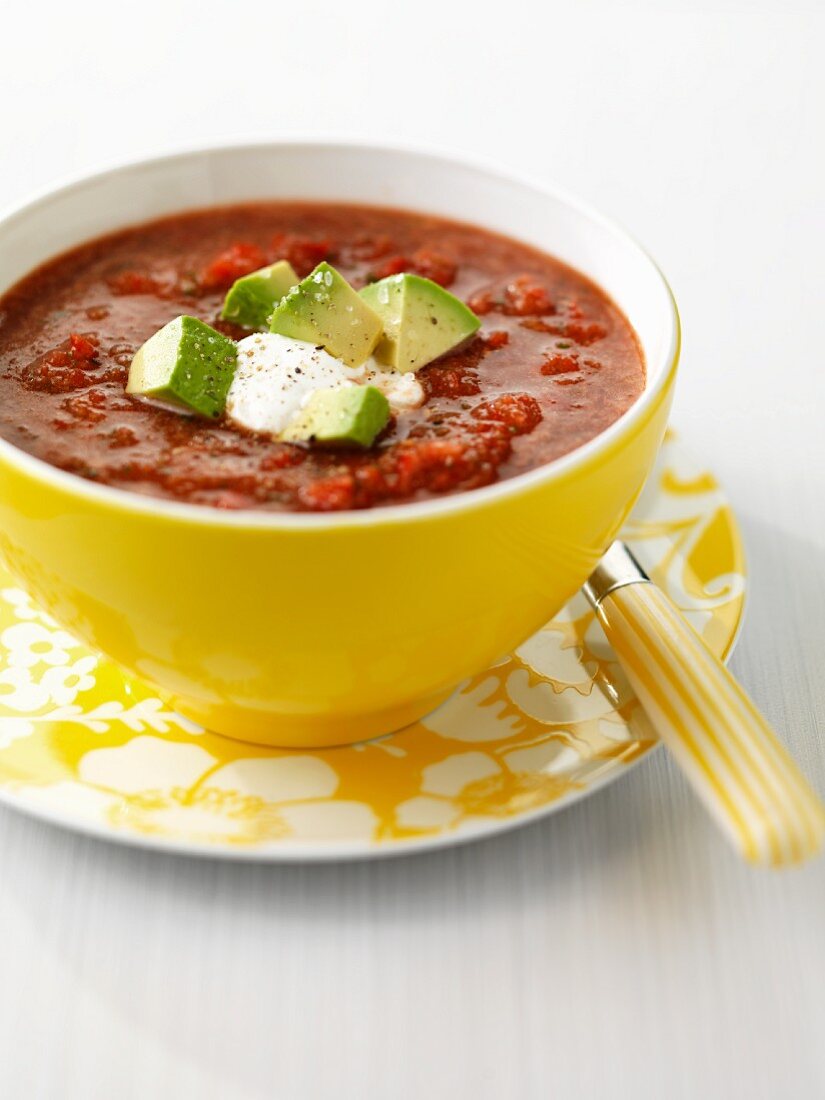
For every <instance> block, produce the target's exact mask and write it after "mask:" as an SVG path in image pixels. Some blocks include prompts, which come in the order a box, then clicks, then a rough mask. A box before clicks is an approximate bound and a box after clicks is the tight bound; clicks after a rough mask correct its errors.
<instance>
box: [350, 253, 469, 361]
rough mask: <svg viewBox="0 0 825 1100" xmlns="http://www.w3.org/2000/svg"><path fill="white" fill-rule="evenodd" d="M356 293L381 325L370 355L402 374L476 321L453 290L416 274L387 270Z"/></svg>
mask: <svg viewBox="0 0 825 1100" xmlns="http://www.w3.org/2000/svg"><path fill="white" fill-rule="evenodd" d="M360 294H361V297H362V298H363V300H364V301H365V302H366V303H367V305H369V306H370V307H371V308H372V309H374V310H375V312H376V313H377V314H378V316H379V317H380V318H381V320H382V322H383V325H384V336H383V339H382V340H381V342H380V343H379V345H378V347H377V348H376V349H375V358H376V359H377V360H378V361H379V363H384V364H385V365H386V366H389V367H394V368H395V370H397V371H401V372H402V373H406V372H408V371H416V370H418V369H419V368H420V367H425V366H426V365H427V364H428V363H431V362H432V361H433V359H438V357H439V356H440V355H444V354H445V352H448V351H450V349H451V348H454V347H456V346H457V345H458V344H460V343H461V342H462V341H463V340H466V338H467V337H468V336H472V334H473V333H474V332H476V331H477V330H478V328H479V326H480V325H481V322H480V321H479V319H478V317H476V315H475V314H474V313H473V312H472V310H470V309H468V308H467V306H465V305H464V303H463V302H462V301H459V299H458V298H456V297H455V295H454V294H450V293H449V291H447V290H445V289H444V288H443V287H441V286H439V285H438V283H433V282H431V281H430V280H429V279H423V278H422V277H421V276H420V275H406V274H403V275H390V276H389V278H387V279H381V280H380V281H379V282H377V283H371V284H370V285H369V286H365V287H364V289H363V290H362V291H360Z"/></svg>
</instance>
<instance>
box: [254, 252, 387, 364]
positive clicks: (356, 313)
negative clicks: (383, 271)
mask: <svg viewBox="0 0 825 1100" xmlns="http://www.w3.org/2000/svg"><path fill="white" fill-rule="evenodd" d="M269 331H270V332H277V333H279V334H280V335H281V336H290V337H292V338H293V339H294V340H306V341H307V342H308V343H310V344H317V345H319V346H322V347H324V348H326V350H327V351H328V352H329V353H330V355H334V356H335V357H336V359H341V360H342V361H343V362H344V363H346V364H347V366H349V367H360V366H361V364H362V363H363V362H364V361H365V360H367V359H369V357H370V355H372V352H373V349H374V348H375V345H376V344H377V343H378V341H379V340H380V338H381V318H380V317H379V316H378V315H377V314H376V313H374V312H373V310H372V309H370V307H369V306H368V305H367V303H366V302H364V301H363V300H362V299H361V298H359V296H358V294H357V293H356V291H354V290H353V288H352V287H351V286H350V285H349V283H348V282H347V281H346V279H345V278H344V277H343V275H339V273H338V272H337V271H336V270H335V268H334V267H330V265H329V264H327V263H320V264H318V266H317V267H316V268H315V270H314V271H313V272H311V274H309V275H307V277H306V278H305V279H304V280H303V281H302V282H300V283H298V285H297V286H296V287H293V288H292V290H290V292H289V293H288V294H287V295H286V296H285V297H284V298H282V299H281V301H280V302H279V303H278V305H277V306H276V307H275V309H274V311H273V313H272V316H271V317H270V319H269Z"/></svg>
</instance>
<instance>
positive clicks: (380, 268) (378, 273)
mask: <svg viewBox="0 0 825 1100" xmlns="http://www.w3.org/2000/svg"><path fill="white" fill-rule="evenodd" d="M409 266H410V261H409V260H408V259H407V258H406V256H390V257H389V259H386V260H383V261H382V262H381V263H380V264H378V265H376V266H375V267H373V269H372V270H371V271H370V273H369V275H368V276H367V278H368V280H369V281H370V282H372V283H377V282H378V280H379V279H388V278H389V277H390V275H401V274H402V273H403V272H405V271H408V270H409Z"/></svg>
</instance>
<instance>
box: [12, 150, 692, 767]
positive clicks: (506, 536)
mask: <svg viewBox="0 0 825 1100" xmlns="http://www.w3.org/2000/svg"><path fill="white" fill-rule="evenodd" d="M332 168H335V169H336V176H335V178H336V179H337V181H338V184H337V186H339V187H340V189H341V195H342V197H344V198H349V199H353V198H360V199H362V200H363V201H380V197H379V196H377V195H376V194H375V187H376V184H375V182H374V181H375V178H376V172H378V174H379V176H380V178H383V179H385V180H387V181H392V182H388V183H387V184H386V187H385V192H386V193H387V194H389V195H391V196H392V195H394V196H395V197H396V199H397V201H399V202H404V201H406V199H407V197H408V196H409V195H410V194H413V193H414V194H421V196H422V197H421V205H423V206H427V205H430V206H436V207H437V208H438V209H439V210H440V211H441V212H444V213H447V214H452V213H459V215H460V216H461V212H462V211H465V212H466V216H467V217H473V216H475V217H477V219H478V220H479V221H480V222H482V224H490V225H492V227H493V228H500V229H504V230H505V231H506V230H510V231H512V232H514V233H516V232H525V233H526V232H527V230H528V229H529V230H530V232H531V234H533V235H534V239H535V240H536V241H537V242H538V243H542V244H546V245H547V246H548V247H551V246H556V245H557V246H558V251H559V255H561V257H562V258H563V259H565V260H568V261H569V262H573V263H575V262H576V260H577V258H580V259H581V260H582V262H584V261H585V260H586V261H587V267H586V268H585V270H586V273H587V274H590V275H591V276H593V277H594V278H596V279H597V281H600V282H602V284H603V285H604V286H605V287H606V288H607V289H608V291H610V292H612V293H613V294H614V297H616V299H617V301H618V302H619V304H620V305H624V299H625V297H626V298H627V302H628V303H629V308H628V315H629V317H630V320H631V322H632V323H634V324H635V326H636V328H637V330H638V331H639V333H640V335H641V338H642V343H643V345H645V351H646V355H647V358H648V369H649V372H650V380H649V383H648V386H647V388H646V390H645V392H644V393H643V395H642V396H641V397H640V399H639V401H638V402H637V403H636V405H634V406H633V407H632V408H631V409H630V410H629V411H628V412H627V413H625V415H624V416H623V417H622V418H620V420H619V421H617V423H616V424H614V425H612V426H611V427H610V428H609V429H608V430H607V431H606V432H605V433H603V434H602V435H601V436H600V437H598V438H597V439H596V440H594V441H591V443H589V444H587V445H586V446H585V447H583V448H581V449H580V450H579V451H577V452H575V453H574V454H572V455H568V456H566V457H565V458H562V459H560V460H558V461H557V462H555V463H552V464H551V465H549V466H546V467H544V468H542V469H540V470H536V471H532V472H530V473H528V474H525V475H522V476H520V477H518V478H515V479H512V480H510V481H508V482H504V483H501V484H500V485H494V486H490V487H487V488H485V489H480V490H475V491H473V492H470V493H464V494H461V495H459V496H457V497H452V498H449V499H444V500H440V501H432V502H422V503H416V504H409V505H401V506H397V507H394V508H389V509H376V510H373V511H372V512H370V513H366V514H364V513H360V514H349V515H337V516H285V517H280V516H277V515H276V516H264V515H254V514H250V515H249V516H248V517H245V516H244V515H243V514H240V513H239V514H235V515H228V514H225V513H219V512H216V511H213V510H210V509H207V508H196V507H190V506H183V505H174V504H171V503H170V502H167V501H152V500H150V499H147V498H141V497H139V496H137V495H135V494H129V493H124V492H118V491H116V490H111V489H108V488H106V487H104V486H96V485H92V484H90V483H88V482H84V481H82V480H81V479H79V478H75V477H73V476H71V475H67V474H64V473H62V472H60V471H56V470H54V469H52V468H51V467H49V466H47V465H45V464H43V463H41V462H38V461H37V460H35V459H32V458H30V457H29V456H27V455H24V454H22V453H21V452H20V451H17V450H16V449H15V448H13V447H11V446H9V445H8V444H6V443H4V442H3V441H0V552H2V555H3V557H4V558H5V560H6V562H7V563H8V566H9V568H10V570H11V571H12V572H13V573H14V575H15V576H16V577H17V578H18V579H19V580H20V582H21V583H22V584H23V585H24V586H25V588H26V589H27V590H28V591H29V592H31V593H32V595H33V596H34V597H35V598H36V600H37V601H38V602H39V603H40V605H41V606H42V607H43V608H44V609H45V610H46V611H47V612H48V613H49V614H50V615H52V616H53V617H54V618H55V620H57V621H58V622H60V623H61V624H63V625H64V626H65V627H66V628H67V629H68V630H69V631H71V632H72V634H74V635H76V636H77V637H78V638H81V639H83V640H84V641H85V642H86V643H87V644H88V645H89V646H91V647H93V648H94V649H97V650H100V651H103V652H104V653H106V654H108V655H110V656H111V657H113V658H114V659H115V660H116V661H117V662H119V663H120V664H121V665H122V666H123V667H124V668H125V669H127V670H128V671H129V672H131V673H134V674H135V675H137V676H139V677H141V678H142V679H143V680H145V681H146V682H147V683H149V684H151V685H153V686H154V687H155V689H156V690H157V691H158V692H159V693H162V694H163V696H164V697H165V698H167V699H169V700H170V701H171V702H172V703H173V705H174V706H175V707H176V708H178V709H179V710H180V711H181V712H182V713H184V714H186V715H188V716H189V717H190V718H193V719H194V720H196V721H197V722H199V723H200V724H202V725H204V726H206V727H208V728H209V729H212V730H215V731H218V732H221V733H224V734H227V735H229V736H231V737H236V738H242V739H245V740H249V741H255V742H259V743H262V744H271V745H272V744H277V745H282V746H325V745H333V744H343V743H348V742H352V741H355V740H361V739H363V738H365V737H373V736H376V735H378V734H384V733H387V732H389V731H391V730H394V729H398V728H400V727H402V726H404V725H406V724H408V723H410V722H413V721H415V720H416V719H418V718H420V717H422V715H424V714H426V713H428V712H429V711H430V710H432V709H433V707H435V706H436V705H437V704H438V703H439V702H440V701H442V700H443V699H444V698H445V697H446V696H447V695H448V693H449V692H450V691H451V690H452V689H453V688H454V687H455V685H456V684H457V683H458V682H459V681H460V680H462V679H464V678H466V677H467V676H472V675H473V674H476V673H478V672H479V671H480V670H481V669H483V668H485V667H486V666H487V665H489V664H490V662H492V661H494V660H495V659H496V658H498V657H499V656H500V655H501V654H502V653H505V652H508V651H509V650H511V649H512V648H513V647H514V646H516V645H518V644H519V643H520V642H522V641H523V640H524V639H525V638H527V637H528V636H529V635H530V634H531V633H532V632H533V631H535V630H537V629H538V628H539V627H540V626H541V624H542V623H544V622H546V621H547V620H548V618H550V617H551V616H552V615H553V614H554V613H555V612H556V611H557V610H558V609H559V608H560V607H561V606H562V605H563V604H564V603H565V601H566V600H567V599H569V597H570V596H571V595H572V594H573V593H574V592H575V591H576V590H577V589H578V588H579V586H580V585H581V584H582V582H583V581H584V580H585V578H586V577H587V575H588V574H589V573H590V571H591V570H592V568H593V566H594V564H595V562H596V561H597V559H598V558H599V556H600V555H601V554H602V552H603V551H604V549H605V548H606V547H607V545H608V544H609V542H610V541H611V540H612V538H613V537H614V535H615V533H616V531H617V530H618V528H619V526H620V525H621V523H622V522H623V521H624V519H625V518H626V516H627V514H628V512H629V510H630V508H631V506H632V504H633V502H634V501H635V500H636V498H637V496H638V495H639V493H640V491H641V489H642V486H643V484H644V482H645V478H646V477H647V475H648V473H649V471H650V469H651V467H652V465H653V462H654V460H655V457H656V454H657V451H658V448H659V444H660V441H661V439H662V435H663V433H664V430H665V425H666V421H667V415H668V410H669V406H670V401H671V396H672V389H673V383H674V378H675V373H676V364H677V359H678V342H679V341H678V318H677V316H676V310H675V307H674V305H673V302H672V298H670V296H669V292H668V291H667V287H666V284H665V283H664V280H663V279H662V278H661V276H660V275H659V273H658V272H657V271H656V269H655V267H654V266H653V264H652V263H651V262H650V261H649V260H648V259H647V258H646V257H645V256H644V254H643V253H642V252H641V250H639V249H638V248H637V247H636V246H635V245H633V244H632V242H630V241H629V240H628V239H627V238H626V237H625V236H624V235H623V234H621V232H620V231H618V230H616V229H615V227H612V226H610V225H609V224H608V223H606V222H604V221H603V219H600V218H599V216H598V215H595V214H592V213H590V212H588V211H586V210H584V209H583V208H581V207H580V206H579V205H578V204H576V203H575V202H572V201H569V200H566V199H564V198H563V197H561V196H558V195H554V194H553V193H551V192H549V191H548V192H545V191H543V190H542V189H540V188H535V187H531V186H529V185H526V184H521V183H519V182H518V181H508V180H506V179H505V178H503V177H498V176H496V175H494V174H491V173H485V172H484V171H482V170H478V169H473V168H472V167H468V166H466V165H460V164H454V163H452V162H448V161H445V160H443V159H441V158H433V157H426V156H423V155H421V154H412V153H401V152H397V151H396V152H393V151H391V150H375V149H372V150H370V149H364V148H358V147H352V148H348V147H334V146H314V145H307V146H300V145H297V146H296V145H284V146H272V147H242V148H239V149H236V150H213V151H204V152H203V153H194V154H186V155H183V156H180V157H173V158H168V159H165V160H160V161H155V162H147V163H146V164H141V165H137V166H132V167H131V168H126V169H124V170H122V171H121V172H119V173H118V172H114V173H109V174H107V175H104V176H100V177H96V178H95V179H93V180H92V181H86V182H85V183H81V184H79V185H76V186H75V187H73V188H66V189H64V190H63V191H62V192H57V193H56V194H55V196H53V197H52V198H47V199H46V200H41V202H40V203H39V204H38V203H34V204H30V206H29V207H27V208H25V209H24V210H23V211H22V212H18V213H17V214H16V215H13V216H11V217H9V218H7V219H6V220H5V222H2V223H0V236H2V237H3V239H4V240H5V241H6V242H7V244H8V254H9V255H11V254H12V253H14V254H15V255H16V256H17V261H15V262H17V263H18V268H15V267H14V263H12V262H11V261H8V262H7V261H5V260H4V261H2V262H0V267H3V266H4V265H5V274H4V273H3V272H2V271H0V278H9V277H11V276H12V275H13V274H14V271H15V270H19V265H20V264H22V262H23V257H24V255H28V254H29V252H28V251H27V249H30V248H31V247H32V246H30V245H27V244H26V241H27V240H30V237H26V234H25V232H24V230H25V229H26V227H27V226H28V227H29V228H30V227H31V224H32V223H33V221H34V223H35V224H36V225H37V226H38V227H42V226H45V225H46V224H47V220H48V217H51V218H52V222H51V223H50V224H51V226H52V232H53V233H54V235H55V240H61V243H63V240H62V238H60V233H62V232H65V230H64V229H63V228H62V227H64V226H65V225H66V223H67V219H71V218H76V219H78V221H77V224H76V227H75V223H72V226H73V228H72V232H73V233H76V232H80V227H81V225H88V226H92V225H93V226H94V229H95V230H96V231H98V232H100V231H102V230H103V229H105V228H107V224H106V219H107V218H108V219H110V220H114V219H115V218H117V217H118V216H119V215H120V213H121V211H122V206H121V205H118V203H121V202H122V201H123V199H124V197H127V196H131V197H132V199H133V201H134V203H135V204H136V205H135V207H134V216H138V213H141V214H147V213H148V212H149V211H151V212H153V213H157V212H164V211H160V210H158V209H157V207H156V206H150V207H146V208H145V209H144V204H145V203H146V202H151V203H154V202H155V201H156V200H155V199H154V198H153V197H152V196H153V195H155V194H156V193H160V192H163V191H164V189H166V190H167V191H168V192H169V194H170V197H169V198H164V200H163V203H161V206H164V204H165V209H166V210H168V209H169V208H170V206H171V207H172V208H174V205H178V206H180V205H181V204H182V203H181V199H180V197H176V196H180V195H184V196H186V199H185V202H184V203H183V205H187V204H188V205H196V204H197V203H198V202H199V201H201V202H202V201H208V199H207V198H206V195H207V194H208V196H209V198H211V200H212V201H228V200H229V199H230V198H235V199H237V198H243V197H244V195H242V194H240V193H239V192H238V187H239V186H240V185H239V183H238V181H239V180H240V181H243V183H244V186H246V185H247V183H248V185H249V186H250V187H260V188H266V189H267V190H265V191H264V192H263V193H270V194H273V195H275V196H277V195H278V194H279V193H284V192H283V190H282V191H280V192H279V190H278V189H279V188H281V189H284V188H289V187H298V193H302V194H306V195H307V197H317V196H315V195H313V193H312V188H313V187H315V188H317V187H318V186H319V185H320V184H319V181H323V180H326V179H329V178H330V175H329V173H330V170H331V169H332ZM382 173H383V175H382ZM397 181H399V182H397ZM150 184H151V186H150ZM402 184H403V187H402V186H401V185H402ZM393 187H396V188H400V189H397V190H396V192H393V191H392V188H393ZM207 188H208V191H207ZM404 188H406V189H407V190H404ZM260 193H261V192H260V191H257V192H253V195H259V194H260ZM285 193H286V194H289V193H290V192H289V191H288V190H287V191H286V192H285ZM147 196H148V198H147ZM92 197H93V198H92ZM514 198H516V199H518V200H519V201H516V202H514V201H513V200H514ZM93 199H94V202H96V203H97V204H98V207H100V208H101V209H103V208H104V207H105V215H104V213H100V214H98V213H97V211H96V210H95V208H94V204H93ZM482 199H483V201H482ZM428 200H429V202H428ZM474 203H475V204H476V205H475V206H474V205H473V204H474ZM479 203H480V205H479ZM451 204H452V205H451ZM502 211H505V212H506V217H507V219H509V220H508V221H507V223H506V224H504V223H503V222H501V221H500V218H502V217H504V214H503V213H502ZM548 211H549V212H550V213H547V214H546V217H545V213H546V212H548ZM497 219H499V220H497ZM519 219H521V221H519ZM525 219H526V220H525ZM542 222H546V224H544V225H543V227H542V225H541V224H540V223H542ZM41 237H42V233H41V234H40V236H38V238H37V239H38V241H40V239H41ZM37 247H38V248H39V247H41V245H40V244H38V245H37ZM36 258H38V257H35V256H33V257H32V262H33V261H34V259H36ZM580 266H582V265H581V264H580ZM623 288H628V289H627V291H626V295H625V291H624V290H623ZM629 288H632V290H631V289H629ZM630 307H632V308H630Z"/></svg>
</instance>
